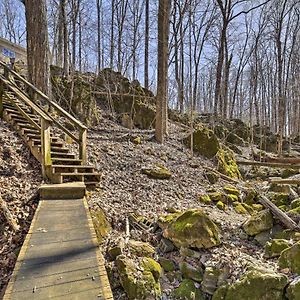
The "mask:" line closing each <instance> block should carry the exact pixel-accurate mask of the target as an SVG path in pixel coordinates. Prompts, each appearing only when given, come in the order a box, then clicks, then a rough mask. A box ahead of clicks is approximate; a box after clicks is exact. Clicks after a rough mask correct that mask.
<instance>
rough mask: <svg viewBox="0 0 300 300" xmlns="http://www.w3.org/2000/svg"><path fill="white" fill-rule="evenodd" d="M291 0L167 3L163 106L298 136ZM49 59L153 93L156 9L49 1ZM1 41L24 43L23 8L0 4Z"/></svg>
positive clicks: (137, 0)
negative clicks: (102, 72) (116, 75)
mask: <svg viewBox="0 0 300 300" xmlns="http://www.w3.org/2000/svg"><path fill="white" fill-rule="evenodd" d="M299 8H300V4H299V1H296V0H269V1H262V0H259V1H258V0H257V1H253V0H223V1H222V0H173V1H171V11H170V16H169V24H170V34H169V70H168V74H169V82H168V90H169V96H168V99H169V106H170V107H172V108H176V109H178V110H179V111H181V112H190V111H191V109H193V110H195V111H197V112H201V113H214V114H215V115H219V116H221V117H223V118H242V119H243V120H245V121H246V122H249V123H250V124H252V125H255V124H260V125H267V126H270V128H271V129H272V130H273V131H274V132H279V133H280V132H283V134H286V135H290V136H297V135H299V133H300V126H299V122H298V117H299V116H300V106H299V67H300V60H299V45H300V43H299V39H300V35H299V28H300V22H299V21H300V20H299V18H300V15H299ZM47 9H48V28H49V40H50V54H51V55H50V59H51V63H52V64H54V65H58V66H61V67H63V68H70V69H73V70H79V71H82V72H88V71H89V72H97V71H98V70H99V69H102V68H107V67H108V68H113V69H115V70H118V71H120V72H121V73H122V74H124V75H125V76H127V77H129V78H130V79H131V80H133V79H137V80H139V81H140V82H141V84H143V85H145V86H146V87H149V88H150V89H151V90H153V91H154V92H155V91H156V76H157V71H156V69H157V15H158V1H149V0H106V1H105V0H94V1H90V0H71V1H65V0H48V1H47ZM0 19H1V23H0V35H1V36H3V37H5V38H7V39H9V40H11V41H12V42H16V43H21V44H25V38H26V34H25V25H24V23H25V21H24V19H25V16H24V6H23V4H22V3H21V2H20V1H18V0H14V1H10V0H1V11H0Z"/></svg>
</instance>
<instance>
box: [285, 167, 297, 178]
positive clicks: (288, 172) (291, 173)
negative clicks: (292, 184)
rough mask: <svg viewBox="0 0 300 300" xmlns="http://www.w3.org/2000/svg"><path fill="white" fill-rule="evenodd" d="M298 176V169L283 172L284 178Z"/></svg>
mask: <svg viewBox="0 0 300 300" xmlns="http://www.w3.org/2000/svg"><path fill="white" fill-rule="evenodd" d="M297 174H299V171H298V170H296V169H284V170H282V171H281V177H282V178H288V177H290V176H293V175H297Z"/></svg>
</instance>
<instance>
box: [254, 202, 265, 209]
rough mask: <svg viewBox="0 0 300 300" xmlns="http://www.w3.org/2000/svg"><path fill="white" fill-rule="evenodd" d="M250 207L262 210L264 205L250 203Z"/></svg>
mask: <svg viewBox="0 0 300 300" xmlns="http://www.w3.org/2000/svg"><path fill="white" fill-rule="evenodd" d="M252 207H253V209H254V211H262V210H264V207H263V205H261V204H256V203H255V204H252Z"/></svg>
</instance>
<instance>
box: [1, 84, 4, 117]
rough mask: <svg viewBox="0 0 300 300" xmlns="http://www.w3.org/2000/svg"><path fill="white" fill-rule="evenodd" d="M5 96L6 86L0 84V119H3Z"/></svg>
mask: <svg viewBox="0 0 300 300" xmlns="http://www.w3.org/2000/svg"><path fill="white" fill-rule="evenodd" d="M3 95H4V84H3V82H0V118H3Z"/></svg>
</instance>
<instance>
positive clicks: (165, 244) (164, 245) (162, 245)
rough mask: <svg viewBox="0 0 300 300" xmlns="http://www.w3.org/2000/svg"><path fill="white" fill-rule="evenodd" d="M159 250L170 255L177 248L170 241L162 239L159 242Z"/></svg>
mask: <svg viewBox="0 0 300 300" xmlns="http://www.w3.org/2000/svg"><path fill="white" fill-rule="evenodd" d="M158 248H159V250H160V251H161V252H162V253H169V252H172V251H174V249H175V246H174V244H173V243H172V242H171V241H170V240H168V239H165V238H162V239H161V240H160V242H159V245H158Z"/></svg>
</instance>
